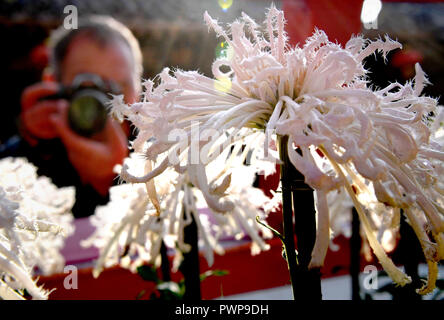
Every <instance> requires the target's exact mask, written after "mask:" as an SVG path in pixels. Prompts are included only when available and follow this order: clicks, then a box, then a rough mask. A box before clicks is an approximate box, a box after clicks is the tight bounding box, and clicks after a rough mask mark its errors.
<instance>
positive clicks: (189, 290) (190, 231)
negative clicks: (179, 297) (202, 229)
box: [180, 215, 202, 300]
mask: <svg viewBox="0 0 444 320" xmlns="http://www.w3.org/2000/svg"><path fill="white" fill-rule="evenodd" d="M191 217H192V222H191V223H190V224H189V225H187V226H186V227H185V228H184V242H185V243H187V244H189V245H190V246H191V250H190V251H189V252H186V253H184V254H183V261H182V263H181V265H180V272H182V274H183V276H184V283H185V293H184V295H183V299H184V300H201V299H202V297H201V292H200V268H199V248H198V244H197V241H198V230H197V224H196V221H195V220H194V215H191Z"/></svg>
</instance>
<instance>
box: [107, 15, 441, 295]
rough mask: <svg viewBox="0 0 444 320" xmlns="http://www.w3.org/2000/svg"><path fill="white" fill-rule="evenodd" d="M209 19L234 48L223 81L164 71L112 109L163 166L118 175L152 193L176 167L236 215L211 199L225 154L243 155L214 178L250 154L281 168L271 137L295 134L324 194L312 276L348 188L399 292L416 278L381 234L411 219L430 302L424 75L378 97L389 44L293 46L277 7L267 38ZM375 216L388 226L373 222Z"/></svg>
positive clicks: (434, 151)
mask: <svg viewBox="0 0 444 320" xmlns="http://www.w3.org/2000/svg"><path fill="white" fill-rule="evenodd" d="M205 21H206V23H207V25H208V27H209V28H211V29H213V30H214V31H215V32H216V33H217V35H218V36H221V37H223V38H224V39H225V41H226V43H227V44H228V46H229V48H231V50H232V54H228V55H227V57H226V58H222V59H218V60H216V61H215V62H214V63H213V67H212V70H213V74H214V77H215V79H212V78H209V77H206V76H204V75H201V74H199V73H198V72H195V71H181V70H175V71H171V70H169V69H165V70H164V71H163V72H162V73H160V74H159V76H158V80H159V84H158V85H157V86H154V82H153V81H147V82H146V83H145V85H146V92H145V95H144V98H143V101H142V102H140V103H135V104H133V105H131V106H130V107H128V106H124V105H123V104H122V99H121V98H117V97H116V99H115V100H114V103H113V104H114V106H113V112H114V114H115V116H116V117H117V118H120V119H123V118H126V119H128V120H129V121H131V122H132V123H133V124H134V125H135V126H136V127H137V128H138V130H139V131H138V132H139V133H138V136H137V138H136V140H135V141H134V143H133V147H134V149H135V150H136V151H137V152H140V153H142V152H144V155H145V157H146V158H147V163H150V167H151V162H153V161H154V162H156V163H157V166H156V167H155V168H154V169H152V170H148V172H147V173H146V174H145V175H143V176H136V175H132V174H130V172H129V168H128V166H123V169H122V172H121V177H122V178H123V179H124V180H126V181H128V182H134V183H150V184H152V187H153V185H154V182H153V178H155V177H157V176H159V175H160V174H161V173H162V172H164V171H165V170H166V169H167V168H174V169H175V170H176V171H177V172H179V173H185V172H186V173H187V174H188V176H189V178H190V181H191V182H193V184H194V185H195V186H196V187H198V188H199V189H200V190H201V191H202V193H203V195H204V197H205V199H206V201H207V203H208V205H209V207H210V208H212V209H213V210H214V211H216V212H227V211H230V210H232V209H233V207H234V206H235V205H234V203H233V201H232V200H230V199H228V198H227V197H226V196H225V195H224V194H217V193H211V190H213V189H214V185H213V183H214V181H209V179H208V174H209V172H210V170H209V168H210V164H211V163H212V162H213V161H215V160H216V159H218V158H219V157H220V156H221V155H222V154H223V152H222V151H221V150H226V149H233V150H234V151H233V154H234V155H237V154H238V152H240V151H241V150H243V151H242V156H240V157H237V161H232V162H231V163H230V166H228V168H227V167H226V166H225V167H224V166H222V167H219V168H217V170H219V173H218V174H216V176H220V177H222V176H225V177H227V176H229V174H230V173H229V170H230V169H231V168H233V167H236V166H237V165H241V164H242V163H243V161H244V160H245V158H246V156H247V154H249V153H250V152H251V153H252V156H251V163H253V164H254V163H258V161H261V162H262V163H263V161H262V160H264V156H263V155H264V151H270V152H269V154H268V157H267V158H268V159H273V153H272V152H271V150H269V148H268V145H269V144H268V143H269V142H270V141H267V138H269V137H274V136H275V135H277V136H278V137H282V136H288V144H287V145H285V146H282V147H283V148H286V149H287V151H288V155H289V159H290V161H291V163H292V164H293V165H294V166H295V167H296V169H297V170H299V171H300V172H301V173H302V174H303V175H304V177H305V182H306V183H307V184H308V185H310V186H311V187H312V188H313V189H314V190H315V199H316V201H315V202H316V209H317V222H318V226H317V238H316V243H315V247H314V250H313V253H312V260H311V263H310V267H313V268H316V267H320V266H321V265H322V264H323V261H324V258H325V254H326V252H327V249H328V245H329V240H330V213H329V206H331V203H329V202H328V201H327V196H328V194H329V193H330V192H336V191H337V190H341V192H347V193H348V195H349V197H350V199H351V200H352V201H353V205H354V207H355V208H356V210H357V212H358V214H359V217H360V220H361V223H362V226H363V230H364V232H365V235H366V237H367V239H368V241H369V244H370V247H371V248H372V249H373V252H374V253H375V255H376V256H377V258H378V259H379V261H380V263H381V264H382V266H383V267H384V269H385V270H386V271H387V273H388V274H389V275H390V276H391V277H392V279H393V280H394V281H395V282H396V283H398V284H400V285H405V284H407V283H409V282H411V279H410V278H409V277H408V276H406V275H405V274H404V273H403V272H402V271H401V270H400V269H398V268H397V267H396V266H395V265H394V264H393V262H392V261H391V260H390V259H389V258H388V257H387V254H386V252H385V251H384V249H383V247H382V246H381V243H380V242H379V241H378V239H377V236H376V234H377V233H378V232H379V231H380V228H381V227H385V226H387V225H393V224H396V223H397V222H396V221H399V219H397V215H399V212H400V211H401V210H402V211H403V213H404V214H405V215H406V216H407V217H408V221H409V222H410V224H411V225H412V227H413V229H414V230H415V232H416V234H417V236H418V238H419V240H420V241H421V243H422V245H423V249H424V253H425V256H426V259H427V261H428V263H429V282H428V284H427V285H426V286H424V288H423V289H422V290H421V291H420V292H421V293H427V292H430V290H432V289H433V287H434V279H435V278H436V272H437V263H438V262H439V261H440V260H441V259H443V258H444V236H443V231H444V221H443V212H444V209H443V205H442V198H443V189H442V185H440V184H439V182H438V178H437V177H439V168H442V166H441V164H442V162H443V160H444V151H443V147H442V145H439V144H438V143H437V142H436V141H434V139H433V137H431V130H430V128H431V123H432V122H433V118H434V116H433V114H434V113H436V112H437V101H436V100H435V99H433V98H430V97H426V96H423V95H421V92H422V90H423V88H424V85H425V84H427V79H426V77H425V74H424V72H423V71H422V70H421V68H420V66H419V65H418V64H417V65H416V76H415V78H414V80H413V81H412V82H407V83H406V84H400V83H393V84H390V85H389V86H388V87H386V88H382V89H375V90H374V89H372V88H371V84H369V83H368V79H367V76H366V73H367V71H366V70H365V68H364V65H363V61H364V59H365V58H366V57H367V56H369V55H371V54H374V53H381V54H382V55H383V56H384V58H385V56H386V54H387V52H389V51H391V50H394V49H398V48H401V44H399V43H398V42H396V41H392V40H390V39H389V38H386V39H385V40H382V39H379V40H376V41H369V40H365V39H363V38H361V37H353V38H352V39H350V40H349V41H348V42H347V43H346V44H345V46H344V47H342V46H341V45H339V44H336V43H332V42H331V41H329V40H328V38H327V36H326V34H325V33H324V32H323V31H320V30H317V31H316V32H315V33H314V34H313V36H312V37H310V38H308V39H307V41H306V43H305V44H304V45H303V46H302V47H295V48H289V46H288V44H287V38H286V34H285V32H284V24H285V20H284V14H283V12H282V11H279V10H277V9H276V8H274V7H272V8H270V10H269V12H268V14H267V18H266V22H265V26H264V29H263V30H265V32H261V31H260V29H259V26H258V25H257V24H256V23H255V22H254V21H253V20H252V19H251V18H250V17H248V16H247V15H245V14H243V16H242V18H241V19H240V20H238V21H235V22H233V23H232V24H231V25H230V32H231V35H229V34H228V33H227V32H226V31H225V30H223V28H222V27H220V26H219V25H218V23H217V21H216V20H214V19H212V18H211V17H210V16H209V15H208V14H205ZM197 129H199V130H197ZM212 130H213V131H212ZM214 130H216V132H214ZM148 139H149V140H148ZM147 141H148V144H149V147H148V148H147V149H146V151H145V150H143V149H142V148H141V146H142V145H144V143H145V142H147ZM264 141H265V142H264ZM196 150H199V153H196ZM160 159H162V160H161V161H160ZM276 161H278V160H276ZM436 163H438V164H436ZM224 181H225V180H224ZM152 190H154V189H152ZM152 195H154V193H152ZM154 198H155V197H154ZM370 215H374V216H375V217H379V221H380V223H372V221H371V220H370V219H369V216H370Z"/></svg>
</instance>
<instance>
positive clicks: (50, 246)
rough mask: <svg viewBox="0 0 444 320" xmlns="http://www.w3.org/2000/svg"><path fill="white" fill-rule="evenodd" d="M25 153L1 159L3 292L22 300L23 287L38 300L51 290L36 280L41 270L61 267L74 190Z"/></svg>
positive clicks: (0, 269) (0, 288) (4, 295)
mask: <svg viewBox="0 0 444 320" xmlns="http://www.w3.org/2000/svg"><path fill="white" fill-rule="evenodd" d="M36 171H37V169H36V168H35V167H34V166H33V165H32V164H30V163H28V162H27V160H25V159H23V158H5V159H2V160H0V172H1V173H2V174H1V176H0V273H1V274H2V281H1V283H0V296H1V297H2V298H4V299H20V298H23V297H22V294H23V292H22V290H23V289H26V291H27V292H28V293H29V294H30V295H31V296H32V297H33V298H34V299H46V298H47V295H48V292H46V291H45V290H43V289H41V288H38V287H37V286H36V285H35V282H34V281H33V280H32V274H33V273H34V271H35V268H36V267H37V268H38V270H39V272H40V273H43V274H51V273H54V272H60V271H61V270H62V269H63V266H64V259H63V257H62V255H61V254H60V252H59V250H60V249H61V248H62V247H63V245H64V237H63V235H62V233H63V234H64V235H65V236H67V235H69V234H71V233H72V232H73V225H72V220H73V216H72V214H71V208H72V206H73V204H74V199H75V197H74V189H73V188H61V189H58V188H57V187H55V186H54V185H53V184H52V183H51V181H50V180H49V179H48V178H46V177H38V176H37V173H36Z"/></svg>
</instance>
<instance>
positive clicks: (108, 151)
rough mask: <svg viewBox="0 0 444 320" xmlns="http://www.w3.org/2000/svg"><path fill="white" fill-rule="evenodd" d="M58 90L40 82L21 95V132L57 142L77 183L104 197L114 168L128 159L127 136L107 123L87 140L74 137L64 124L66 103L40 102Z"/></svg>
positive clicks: (121, 130) (113, 174) (65, 120)
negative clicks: (80, 181) (76, 173)
mask: <svg viewBox="0 0 444 320" xmlns="http://www.w3.org/2000/svg"><path fill="white" fill-rule="evenodd" d="M58 90H59V85H58V84H57V83H54V82H42V83H38V84H35V85H33V86H31V87H28V88H27V89H26V90H25V91H24V93H23V95H22V111H21V120H22V123H23V127H24V132H25V134H26V133H30V134H31V136H32V137H35V138H38V139H53V138H57V137H58V138H60V139H61V141H62V142H63V144H64V145H65V147H66V150H67V154H68V157H69V159H70V161H71V163H72V165H73V166H74V168H75V169H76V170H77V172H78V174H79V176H80V178H81V180H82V181H83V182H84V183H88V184H91V185H92V186H93V187H94V189H96V190H97V191H98V192H99V193H100V194H103V195H105V194H106V193H107V192H108V189H109V187H110V185H111V184H112V180H113V179H114V177H115V173H114V172H113V168H114V166H115V165H116V164H118V163H122V162H123V159H124V158H125V157H126V156H127V155H128V148H127V136H126V135H125V133H124V131H123V129H122V127H121V126H120V125H119V124H117V123H116V122H114V121H113V120H111V119H108V121H107V123H106V125H105V128H104V130H103V131H102V132H100V133H98V134H96V135H95V136H93V137H91V138H85V137H82V136H80V135H78V134H76V133H75V132H74V131H73V130H71V128H70V127H69V124H68V107H69V103H68V101H66V100H62V99H60V100H41V99H42V98H44V97H45V96H49V95H53V94H55V93H57V92H58Z"/></svg>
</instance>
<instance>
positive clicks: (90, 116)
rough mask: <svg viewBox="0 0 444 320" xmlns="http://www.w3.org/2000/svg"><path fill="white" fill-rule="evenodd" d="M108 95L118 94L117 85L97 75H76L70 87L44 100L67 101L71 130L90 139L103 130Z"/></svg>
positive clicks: (63, 88)
mask: <svg viewBox="0 0 444 320" xmlns="http://www.w3.org/2000/svg"><path fill="white" fill-rule="evenodd" d="M110 93H111V94H119V93H120V90H119V88H118V86H117V84H115V83H114V82H111V81H105V80H103V79H102V78H101V77H100V76H99V75H96V74H90V73H84V74H79V75H77V76H76V77H75V78H74V80H73V82H72V84H71V85H70V86H65V87H62V89H61V90H60V91H59V92H58V93H56V94H55V95H52V96H50V97H45V98H44V99H45V100H48V99H65V100H68V102H69V108H68V123H69V125H70V127H71V129H72V130H73V131H74V132H76V133H77V134H79V135H82V136H85V137H90V136H92V135H93V134H95V133H98V132H101V131H102V130H103V129H104V128H105V124H106V120H107V117H108V112H107V107H106V106H107V104H108V102H109V94H110Z"/></svg>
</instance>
